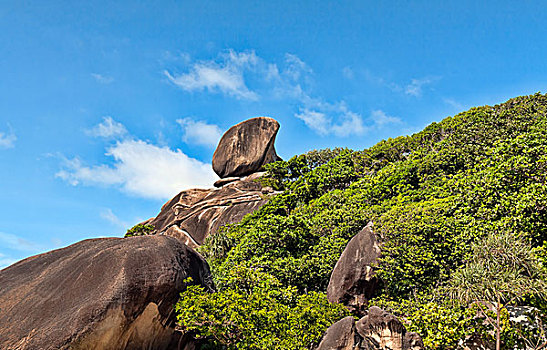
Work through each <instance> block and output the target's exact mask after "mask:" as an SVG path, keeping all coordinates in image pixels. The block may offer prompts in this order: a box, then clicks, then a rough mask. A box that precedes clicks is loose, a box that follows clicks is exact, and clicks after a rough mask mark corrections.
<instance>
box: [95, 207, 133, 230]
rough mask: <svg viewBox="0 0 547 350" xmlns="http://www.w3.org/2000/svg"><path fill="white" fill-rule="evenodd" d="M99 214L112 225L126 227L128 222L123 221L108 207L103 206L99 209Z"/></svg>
mask: <svg viewBox="0 0 547 350" xmlns="http://www.w3.org/2000/svg"><path fill="white" fill-rule="evenodd" d="M100 216H101V218H103V219H104V220H106V221H108V222H110V223H111V224H112V225H114V226H118V227H120V228H127V227H128V224H127V223H126V222H125V221H123V220H121V219H120V218H119V217H118V216H117V215H116V214H114V212H113V211H112V209H110V208H105V209H103V210H101V212H100Z"/></svg>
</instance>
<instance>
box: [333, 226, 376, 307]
mask: <svg viewBox="0 0 547 350" xmlns="http://www.w3.org/2000/svg"><path fill="white" fill-rule="evenodd" d="M379 257H380V246H379V244H378V240H377V238H376V234H375V233H374V232H373V231H372V223H369V224H368V225H367V226H366V227H364V228H363V229H362V230H361V231H359V233H357V235H355V236H354V237H353V238H352V239H351V240H350V241H349V243H348V245H347V246H346V248H345V249H344V252H343V253H342V255H341V256H340V259H339V260H338V262H337V263H336V265H335V267H334V270H333V271H332V274H331V277H330V280H329V285H328V287H327V298H328V299H329V301H330V302H332V303H341V304H344V305H346V307H348V309H349V310H350V311H351V312H352V313H354V314H356V315H363V313H364V312H365V310H366V307H367V301H368V300H370V299H371V298H372V297H373V296H374V293H375V292H376V290H377V288H378V285H379V281H378V279H377V278H376V277H375V274H374V270H373V268H372V266H371V265H373V264H375V263H377V262H378V258H379Z"/></svg>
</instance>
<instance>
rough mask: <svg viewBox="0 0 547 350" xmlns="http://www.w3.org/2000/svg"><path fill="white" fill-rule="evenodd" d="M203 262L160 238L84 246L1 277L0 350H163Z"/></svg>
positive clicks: (204, 274)
mask: <svg viewBox="0 0 547 350" xmlns="http://www.w3.org/2000/svg"><path fill="white" fill-rule="evenodd" d="M187 277H191V278H192V279H193V281H194V283H199V284H202V285H204V286H206V288H208V289H211V288H212V282H211V276H210V274H209V268H208V266H207V263H206V262H205V260H204V259H203V258H202V257H201V256H200V255H199V254H197V253H196V252H195V251H193V250H192V249H190V248H188V247H187V246H186V245H184V244H183V243H182V242H180V241H179V240H177V239H175V238H173V237H166V236H140V237H131V238H123V239H122V238H100V239H88V240H84V241H81V242H78V243H75V244H73V245H71V246H68V247H66V248H62V249H57V250H53V251H50V252H47V253H44V254H40V255H37V256H33V257H30V258H27V259H25V260H22V261H20V262H18V263H16V264H14V265H11V266H10V267H8V268H6V269H3V270H1V271H0V286H2V287H1V288H0V349H19V350H27V349H28V350H31V349H44V350H46V349H104V350H119V349H157V350H162V349H167V348H168V347H169V344H170V343H171V342H172V336H173V334H174V332H175V329H174V321H175V317H174V316H175V315H174V308H173V306H174V304H175V303H176V301H177V300H178V298H179V295H180V293H181V292H182V291H183V290H184V289H185V288H186V284H185V282H184V281H185V279H186V278H187Z"/></svg>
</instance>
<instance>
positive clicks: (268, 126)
mask: <svg viewBox="0 0 547 350" xmlns="http://www.w3.org/2000/svg"><path fill="white" fill-rule="evenodd" d="M278 130H279V123H278V122H277V121H275V120H274V119H272V118H267V117H258V118H252V119H249V120H246V121H244V122H241V123H239V124H237V125H235V126H232V127H231V128H230V129H229V130H228V131H226V133H225V134H224V135H223V136H222V138H221V139H220V142H219V144H218V147H217V149H216V150H215V153H214V154H213V170H214V171H215V173H217V175H218V176H220V177H221V178H226V177H234V176H235V177H240V176H245V175H249V174H252V173H254V172H257V171H259V170H260V168H261V167H262V166H263V165H264V164H268V163H271V162H275V161H277V160H280V158H279V157H278V156H277V154H276V152H275V148H274V143H275V136H276V135H277V131H278Z"/></svg>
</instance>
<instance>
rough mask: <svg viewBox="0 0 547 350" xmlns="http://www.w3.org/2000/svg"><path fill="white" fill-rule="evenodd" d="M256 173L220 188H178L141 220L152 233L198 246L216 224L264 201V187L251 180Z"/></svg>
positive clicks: (229, 220)
mask: <svg viewBox="0 0 547 350" xmlns="http://www.w3.org/2000/svg"><path fill="white" fill-rule="evenodd" d="M260 175H261V174H260V173H255V174H253V175H250V176H247V177H245V178H243V179H241V180H239V181H234V182H230V183H228V184H225V185H224V186H222V187H220V188H211V189H192V190H186V191H182V192H180V193H179V194H178V195H176V196H175V197H174V198H173V199H171V200H170V201H169V202H167V203H166V204H165V205H164V206H163V207H162V208H161V211H160V213H159V214H158V216H157V217H156V218H153V219H150V220H147V221H146V222H145V223H147V224H150V225H153V226H154V227H155V230H154V232H153V234H164V235H168V236H172V237H176V238H178V239H179V240H181V241H183V242H184V243H185V244H187V245H188V246H190V247H197V246H200V245H201V244H203V242H204V241H205V238H206V237H207V236H208V235H210V234H214V233H216V232H217V231H218V229H219V228H220V227H222V226H224V225H227V224H232V223H235V222H239V221H241V219H243V217H244V216H245V215H246V214H249V213H251V212H254V211H255V210H257V209H258V208H260V207H261V206H262V205H264V204H265V203H266V201H267V199H266V197H265V196H264V194H265V193H264V190H265V189H264V188H263V187H262V186H261V185H260V183H258V182H257V181H255V180H256V179H257V178H258V177H259V176H260Z"/></svg>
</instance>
